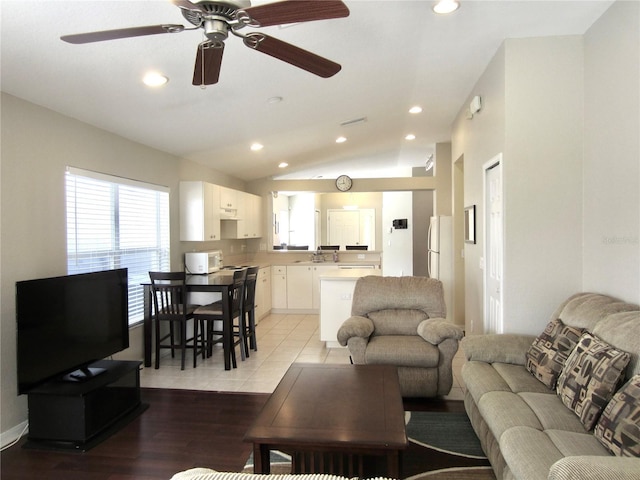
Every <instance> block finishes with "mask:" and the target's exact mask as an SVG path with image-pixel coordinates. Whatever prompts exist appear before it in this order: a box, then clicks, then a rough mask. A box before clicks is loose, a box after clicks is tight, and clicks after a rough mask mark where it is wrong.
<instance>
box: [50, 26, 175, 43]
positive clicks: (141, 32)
mask: <svg viewBox="0 0 640 480" xmlns="http://www.w3.org/2000/svg"><path fill="white" fill-rule="evenodd" d="M183 30H184V26H182V25H150V26H147V27H131V28H119V29H117V30H104V31H101V32H89V33H78V34H75V35H64V36H62V37H60V40H63V41H65V42H67V43H73V44H82V43H93V42H104V41H105V40H117V39H119V38H130V37H142V36H145V35H157V34H159V33H178V32H181V31H183Z"/></svg>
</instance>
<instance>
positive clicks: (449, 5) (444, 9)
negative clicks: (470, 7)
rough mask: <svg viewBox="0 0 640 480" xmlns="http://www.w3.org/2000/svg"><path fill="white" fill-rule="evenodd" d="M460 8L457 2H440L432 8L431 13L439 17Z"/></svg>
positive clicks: (452, 0)
mask: <svg viewBox="0 0 640 480" xmlns="http://www.w3.org/2000/svg"><path fill="white" fill-rule="evenodd" d="M459 7H460V2H459V1H458V0H440V1H439V2H438V3H436V4H435V5H434V6H433V11H434V12H435V13H437V14H440V15H446V14H447V13H452V12H455V11H456V10H457V9H458V8H459Z"/></svg>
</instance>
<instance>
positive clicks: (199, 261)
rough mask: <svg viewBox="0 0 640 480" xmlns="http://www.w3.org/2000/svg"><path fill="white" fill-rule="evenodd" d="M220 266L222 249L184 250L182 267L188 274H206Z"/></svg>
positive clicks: (218, 268)
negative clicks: (205, 250)
mask: <svg viewBox="0 0 640 480" xmlns="http://www.w3.org/2000/svg"><path fill="white" fill-rule="evenodd" d="M221 268H222V251H220V250H212V251H210V252H186V253H185V254H184V269H185V272H186V273H187V274H190V275H208V274H210V273H214V272H217V271H218V270H220V269H221Z"/></svg>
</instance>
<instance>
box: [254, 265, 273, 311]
mask: <svg viewBox="0 0 640 480" xmlns="http://www.w3.org/2000/svg"><path fill="white" fill-rule="evenodd" d="M270 311H271V267H263V268H261V269H260V270H259V271H258V280H257V283H256V322H257V321H259V320H260V319H261V318H263V317H264V316H266V315H267V314H268V313H269V312H270Z"/></svg>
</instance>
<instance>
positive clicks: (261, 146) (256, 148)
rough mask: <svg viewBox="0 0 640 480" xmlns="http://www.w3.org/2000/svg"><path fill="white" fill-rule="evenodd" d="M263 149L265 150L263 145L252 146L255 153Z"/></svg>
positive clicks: (255, 144)
mask: <svg viewBox="0 0 640 480" xmlns="http://www.w3.org/2000/svg"><path fill="white" fill-rule="evenodd" d="M263 148H264V145H262V144H261V143H254V144H252V145H251V150H253V151H254V152H258V151H260V150H262V149H263Z"/></svg>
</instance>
